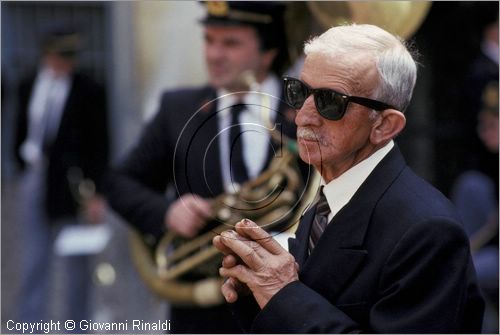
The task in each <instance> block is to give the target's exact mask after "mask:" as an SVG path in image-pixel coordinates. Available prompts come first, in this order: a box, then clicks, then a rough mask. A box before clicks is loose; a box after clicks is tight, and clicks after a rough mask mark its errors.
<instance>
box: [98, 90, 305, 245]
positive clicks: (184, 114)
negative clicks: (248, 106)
mask: <svg viewBox="0 0 500 335" xmlns="http://www.w3.org/2000/svg"><path fill="white" fill-rule="evenodd" d="M215 98H216V92H215V91H214V89H212V88H210V87H202V88H189V89H180V90H175V91H169V92H166V93H164V94H163V96H162V99H161V104H160V109H159V111H158V112H157V114H156V115H155V117H154V118H153V120H151V121H150V122H149V123H148V125H147V126H146V128H145V129H144V131H143V132H142V136H141V138H140V140H139V142H138V143H137V144H136V145H135V146H134V147H133V148H132V150H131V151H130V152H129V153H128V155H127V156H126V157H125V159H124V160H123V161H121V162H119V163H118V164H117V166H115V168H114V169H113V171H112V173H111V177H110V187H109V194H108V197H109V203H110V204H111V206H112V207H113V208H114V209H115V210H116V211H117V212H118V213H119V214H120V215H122V216H123V217H124V218H125V219H126V220H127V221H128V222H130V223H131V224H132V225H133V226H134V227H136V228H138V229H139V230H140V231H141V232H143V233H146V234H151V235H152V236H154V237H160V236H161V235H163V233H164V229H165V227H164V226H165V225H164V215H165V212H166V211H167V208H168V207H169V205H170V204H171V203H172V202H173V201H175V199H176V198H177V197H178V196H181V195H183V194H185V193H193V194H197V195H200V196H202V197H204V198H214V197H215V196H217V195H219V194H221V193H222V192H223V179H222V174H221V171H222V168H221V166H220V158H219V145H218V137H217V133H218V132H219V127H218V121H217V113H218V112H219V111H218V109H217V101H216V100H215V101H213V100H214V99H215ZM289 110H290V109H289V107H287V106H286V105H285V104H284V103H281V104H280V106H279V109H278V110H277V111H276V112H277V113H276V120H275V124H280V125H281V130H282V131H283V133H284V134H285V135H287V136H289V137H292V138H295V130H296V127H295V124H294V123H293V115H294V114H292V115H291V116H290V114H289ZM275 149H276V148H275ZM267 150H268V152H269V153H271V152H272V148H271V145H270V146H269V148H267ZM271 156H272V155H271V154H269V155H268V157H269V159H270V158H271ZM168 188H170V189H171V193H173V196H170V197H165V191H166V190H167V189H168ZM124 195H126V196H124Z"/></svg>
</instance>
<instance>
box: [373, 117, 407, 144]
mask: <svg viewBox="0 0 500 335" xmlns="http://www.w3.org/2000/svg"><path fill="white" fill-rule="evenodd" d="M405 125H406V118H405V116H404V114H403V113H401V112H400V111H398V110H395V109H386V110H384V111H383V112H382V113H380V115H379V117H378V118H377V119H376V120H375V122H374V124H373V127H372V131H371V133H370V141H371V142H372V143H373V144H375V145H379V144H382V143H386V142H388V141H389V140H391V139H393V138H394V137H396V136H397V135H398V134H399V133H400V132H401V131H402V130H403V128H404V127H405Z"/></svg>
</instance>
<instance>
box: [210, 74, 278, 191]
mask: <svg viewBox="0 0 500 335" xmlns="http://www.w3.org/2000/svg"><path fill="white" fill-rule="evenodd" d="M217 96H218V101H217V112H218V114H217V118H218V125H219V133H218V141H219V148H220V163H221V167H222V177H223V182H224V190H225V191H226V192H232V191H234V185H233V184H232V183H231V175H230V169H229V134H230V126H231V115H230V112H231V106H232V105H234V104H235V103H238V102H240V103H243V104H245V105H246V108H245V109H244V110H243V111H242V112H241V114H240V117H239V122H240V127H241V130H242V135H241V137H242V142H243V159H244V161H245V165H246V168H247V172H248V177H249V178H250V179H253V178H255V177H257V176H258V175H259V174H260V173H261V171H262V168H263V167H264V166H265V164H266V159H267V155H268V151H269V148H270V134H269V130H270V128H273V127H274V126H275V125H274V120H275V118H276V110H277V109H278V105H279V98H280V96H281V85H280V81H279V79H278V77H277V76H275V75H269V76H267V78H266V79H265V80H264V81H263V82H262V83H261V84H260V85H259V87H258V92H257V91H250V92H248V93H246V94H245V95H244V96H243V97H241V96H238V95H237V94H235V93H229V92H228V91H226V90H222V89H221V90H218V91H217Z"/></svg>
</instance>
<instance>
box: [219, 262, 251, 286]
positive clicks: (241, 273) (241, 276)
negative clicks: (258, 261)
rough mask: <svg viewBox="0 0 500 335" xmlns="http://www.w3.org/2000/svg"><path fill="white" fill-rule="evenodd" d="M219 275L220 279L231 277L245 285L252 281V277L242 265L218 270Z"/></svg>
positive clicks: (249, 271)
mask: <svg viewBox="0 0 500 335" xmlns="http://www.w3.org/2000/svg"><path fill="white" fill-rule="evenodd" d="M219 274H220V275H221V276H222V277H233V278H234V279H237V280H239V281H240V282H242V283H244V284H247V283H249V282H251V281H252V279H253V275H252V272H251V270H250V269H249V268H247V267H246V266H244V265H241V264H240V265H236V266H233V267H232V268H229V269H227V268H219Z"/></svg>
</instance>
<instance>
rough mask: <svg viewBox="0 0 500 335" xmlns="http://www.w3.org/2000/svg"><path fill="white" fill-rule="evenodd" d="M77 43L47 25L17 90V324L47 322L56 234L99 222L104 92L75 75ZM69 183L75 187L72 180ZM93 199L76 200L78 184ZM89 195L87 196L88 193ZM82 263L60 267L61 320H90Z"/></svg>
mask: <svg viewBox="0 0 500 335" xmlns="http://www.w3.org/2000/svg"><path fill="white" fill-rule="evenodd" d="M81 46H82V36H81V35H80V34H79V33H78V32H77V31H76V30H75V28H74V27H72V26H69V25H67V24H60V23H58V24H54V25H53V26H52V27H51V28H50V29H48V30H47V32H46V34H45V37H44V38H43V41H42V48H41V58H40V62H39V64H38V68H37V70H36V72H35V73H34V74H32V75H31V76H29V77H28V78H26V79H25V80H23V81H22V82H21V84H20V87H19V90H18V92H19V97H18V99H19V102H18V106H19V110H18V113H17V120H16V123H17V124H16V126H17V128H16V136H15V153H16V158H17V162H18V165H19V169H20V172H21V182H20V196H21V197H20V199H21V201H20V203H19V207H18V212H19V213H18V218H19V219H18V220H19V225H20V231H21V238H22V245H23V248H22V252H23V254H22V255H21V278H20V281H21V282H20V292H19V295H18V301H19V305H18V308H19V310H18V313H19V314H18V318H19V321H24V322H40V320H47V318H48V317H49V316H50V314H49V311H48V310H47V306H50V304H49V302H48V301H49V299H50V298H51V294H50V292H51V291H52V290H51V289H52V288H53V286H52V285H51V282H52V280H51V279H53V277H52V274H51V272H52V271H51V265H52V263H53V260H54V251H53V245H54V241H55V238H56V236H57V233H58V232H59V231H60V229H61V228H62V227H63V226H65V225H68V224H77V223H79V222H80V221H82V220H80V215H79V214H81V212H83V214H84V215H83V217H84V220H83V221H86V222H88V223H99V222H102V220H103V218H104V213H105V201H104V198H103V197H101V196H100V195H99V194H100V193H102V184H103V176H104V173H105V170H106V167H107V164H108V129H107V109H106V99H105V93H104V89H103V88H102V87H101V86H100V85H98V84H97V83H96V82H95V81H94V80H93V79H91V78H89V77H87V76H85V75H83V74H80V73H78V72H77V70H76V67H77V55H78V52H79V51H80V50H81ZM75 178H76V180H75ZM84 179H85V180H88V181H90V184H87V185H92V184H93V185H94V187H95V191H96V192H90V194H87V195H86V196H85V197H83V196H81V195H80V194H79V192H78V187H79V186H80V185H81V182H82V181H83V180H84ZM90 191H92V190H90ZM88 261H89V260H88V257H87V256H68V257H65V259H64V271H65V273H64V276H63V277H64V278H65V280H66V281H65V291H64V293H63V296H64V297H66V300H65V302H64V310H65V313H66V314H65V315H61V316H57V317H60V319H61V320H66V319H71V320H75V321H78V320H82V319H86V318H88V317H89V306H88V303H89V288H90V283H91V277H90V272H89V268H88V267H89V265H88Z"/></svg>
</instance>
